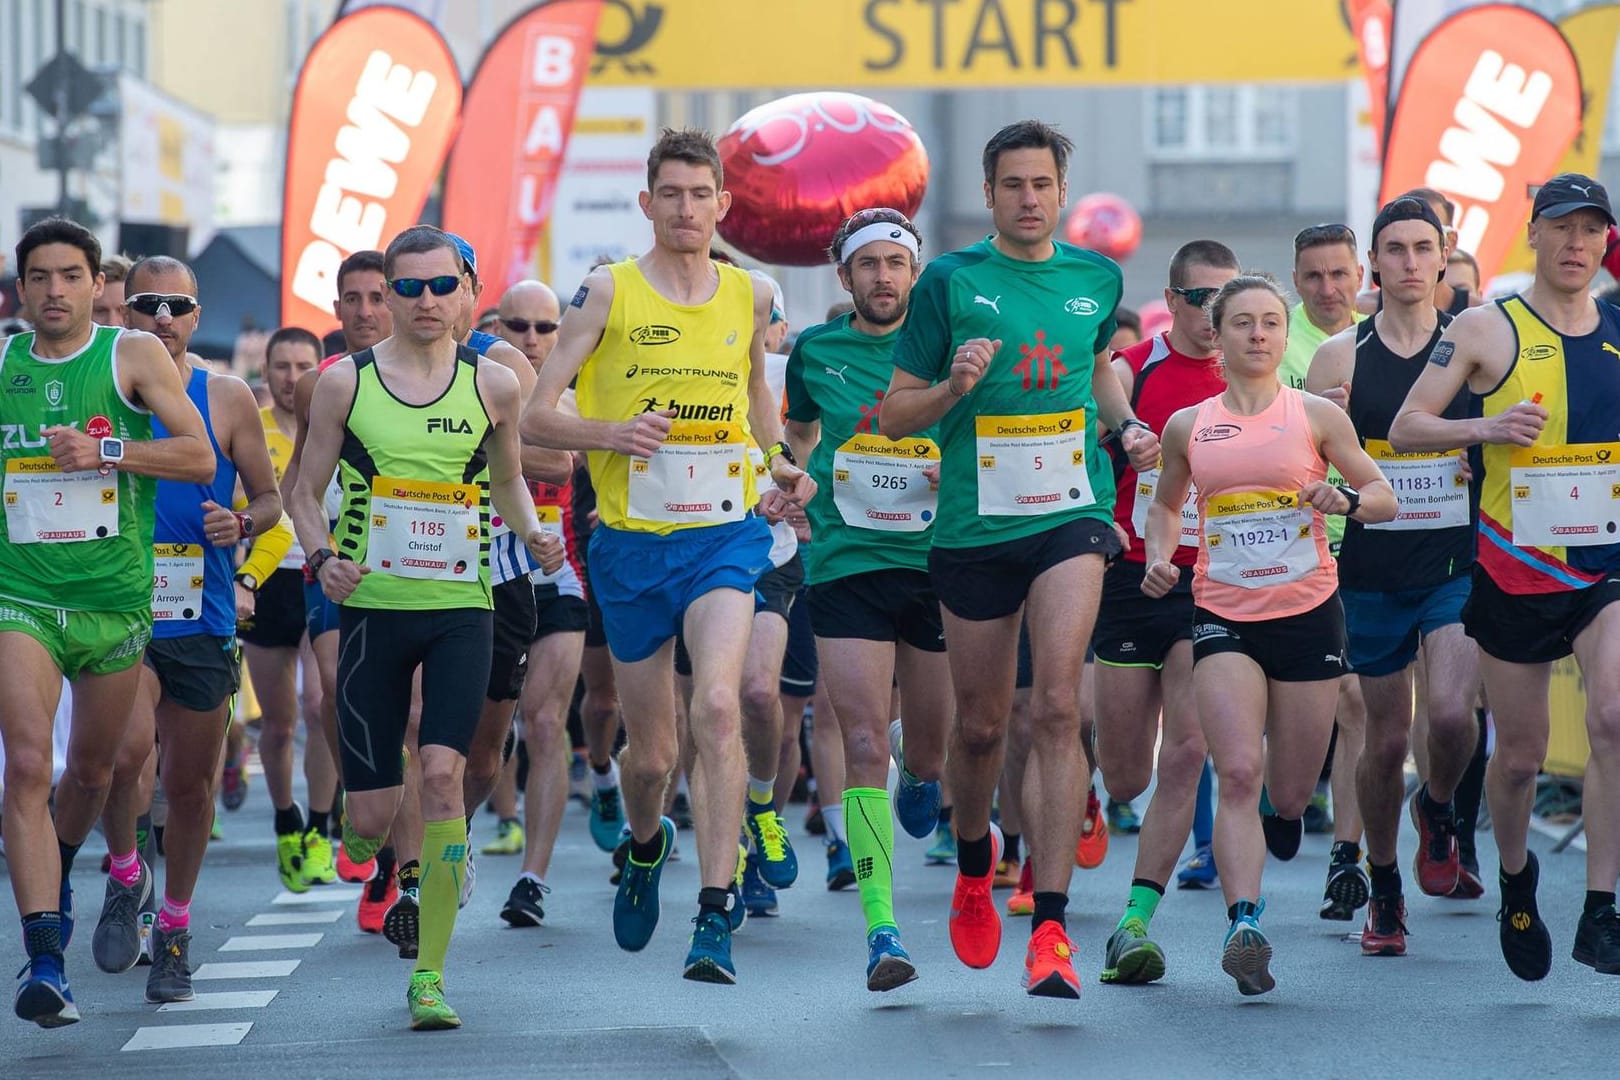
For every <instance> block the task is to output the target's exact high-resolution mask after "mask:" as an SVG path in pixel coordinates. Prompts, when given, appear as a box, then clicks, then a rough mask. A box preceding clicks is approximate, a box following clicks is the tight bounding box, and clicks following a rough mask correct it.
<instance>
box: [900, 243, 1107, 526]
mask: <svg viewBox="0 0 1620 1080" xmlns="http://www.w3.org/2000/svg"><path fill="white" fill-rule="evenodd" d="M1055 246H1056V249H1057V250H1056V251H1055V252H1054V253H1053V255H1052V256H1051V258H1049V259H1047V260H1045V261H1044V262H1038V263H1031V262H1021V261H1019V260H1017V259H1010V258H1008V257H1007V256H1005V255H1003V254H1001V252H999V251H997V250H996V248H995V245H994V244H992V243H991V241H990V239H989V238H986V239H984V240H981V241H980V242H979V243H977V244H974V245H973V246H971V247H967V248H962V249H961V250H959V251H953V252H950V253H949V254H946V255H942V256H940V257H939V258H937V259H935V260H933V261H932V262H930V263H929V264H928V266H927V268H926V269H924V270H923V273H922V277H921V278H920V279H919V280H918V282H917V287H916V288H915V289H914V290H913V291H912V294H911V314H910V316H909V317H908V318H907V319H906V324H905V328H904V329H903V330H902V331H901V333H900V340H899V343H898V344H897V345H896V346H895V351H894V364H895V367H897V368H899V369H900V370H901V371H904V372H907V373H908V374H911V375H914V376H916V377H917V378H919V379H927V380H928V381H929V382H930V383H937V382H942V381H944V380H945V379H947V378H949V377H950V372H951V361H952V358H953V356H954V354H955V352H956V348H957V346H959V345H960V344H962V342H964V341H967V340H969V339H971V338H981V337H982V338H989V339H991V340H992V341H994V340H997V339H999V340H1000V341H1001V348H1000V349H999V350H997V352H996V355H995V357H994V358H993V359H992V360H991V362H990V366H989V368H988V369H986V371H985V373H984V377H983V378H982V379H980V380H979V383H978V385H976V386H975V387H974V388H973V390H972V392H970V393H969V394H968V395H967V397H965V398H963V399H962V401H960V402H958V403H957V405H956V406H955V407H954V408H952V409H951V411H950V412H948V413H946V414H945V417H944V419H942V420H941V421H940V424H939V431H940V441H941V443H942V445H943V453H944V465H943V468H942V470H941V475H940V492H939V515H940V516H939V521H938V523H937V524H936V525H935V526H934V543H935V544H936V545H938V546H939V547H944V548H964V547H982V546H984V545H987V544H995V543H1001V542H1004V541H1007V540H1017V539H1020V538H1022V537H1026V536H1035V535H1037V534H1039V533H1043V532H1047V531H1049V530H1051V529H1053V528H1056V527H1057V526H1059V525H1062V524H1065V523H1067V522H1069V521H1073V520H1075V519H1077V518H1094V519H1096V520H1098V521H1109V520H1112V518H1113V513H1114V481H1113V470H1112V468H1111V466H1110V465H1109V461H1108V457H1107V455H1105V454H1103V453H1102V452H1101V450H1100V449H1099V448H1098V446H1097V427H1096V410H1097V406H1096V402H1095V401H1094V400H1093V398H1092V392H1091V373H1092V367H1093V363H1094V361H1095V356H1096V354H1097V353H1098V352H1102V351H1104V350H1106V349H1107V348H1108V341H1109V339H1110V338H1111V337H1112V336H1113V333H1114V312H1115V311H1116V309H1117V308H1118V307H1119V300H1120V294H1121V292H1122V290H1123V288H1124V275H1123V274H1122V273H1121V272H1120V269H1119V266H1118V265H1117V264H1116V263H1114V262H1113V261H1112V260H1111V259H1108V258H1105V257H1104V256H1102V255H1099V254H1097V253H1096V252H1094V251H1087V250H1084V249H1082V248H1077V247H1073V246H1072V245H1069V244H1061V243H1060V244H1057V245H1055Z"/></svg>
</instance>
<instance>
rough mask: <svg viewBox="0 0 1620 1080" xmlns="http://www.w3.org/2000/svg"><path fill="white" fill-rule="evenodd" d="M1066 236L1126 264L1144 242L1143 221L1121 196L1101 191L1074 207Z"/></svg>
mask: <svg viewBox="0 0 1620 1080" xmlns="http://www.w3.org/2000/svg"><path fill="white" fill-rule="evenodd" d="M1064 235H1065V236H1066V237H1068V240H1069V243H1071V244H1074V245H1076V246H1078V247H1083V248H1090V249H1091V250H1093V251H1096V252H1100V253H1101V254H1103V255H1106V256H1108V257H1109V258H1110V259H1113V260H1115V261H1116V262H1123V261H1124V260H1126V259H1128V258H1130V257H1131V256H1132V255H1133V254H1135V253H1136V249H1137V248H1138V247H1139V246H1140V245H1141V243H1142V218H1141V216H1140V215H1139V214H1137V212H1136V210H1135V208H1133V207H1132V206H1131V204H1130V203H1128V202H1126V201H1125V200H1124V199H1123V198H1121V197H1120V196H1118V195H1111V194H1109V193H1107V192H1097V193H1095V194H1092V195H1087V196H1085V197H1084V198H1083V199H1081V200H1080V201H1079V202H1077V203H1075V204H1074V209H1073V210H1071V211H1070V212H1069V220H1068V223H1067V225H1066V226H1065V229H1064Z"/></svg>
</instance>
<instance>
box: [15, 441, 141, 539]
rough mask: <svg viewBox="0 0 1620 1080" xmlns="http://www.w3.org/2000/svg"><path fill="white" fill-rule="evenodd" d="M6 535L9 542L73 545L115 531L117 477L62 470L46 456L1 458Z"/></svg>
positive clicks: (104, 537) (116, 532)
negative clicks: (4, 472) (5, 459)
mask: <svg viewBox="0 0 1620 1080" xmlns="http://www.w3.org/2000/svg"><path fill="white" fill-rule="evenodd" d="M5 501H6V536H7V538H8V539H10V541H11V542H12V543H13V544H74V543H80V542H82V541H86V540H105V539H107V538H109V537H113V536H117V535H118V477H117V476H116V475H109V476H102V475H101V474H100V473H98V472H73V473H65V472H63V471H62V470H61V469H58V468H57V467H56V461H55V460H54V459H52V458H48V457H38V458H12V459H11V460H10V461H8V462H6V491H5Z"/></svg>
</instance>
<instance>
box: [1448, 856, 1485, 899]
mask: <svg viewBox="0 0 1620 1080" xmlns="http://www.w3.org/2000/svg"><path fill="white" fill-rule="evenodd" d="M1484 895H1485V883H1484V882H1483V881H1481V880H1479V874H1477V873H1475V872H1474V871H1473V870H1470V869H1469V868H1468V867H1467V866H1466V865H1464V866H1463V867H1462V869H1461V870H1460V871H1458V873H1457V887H1456V888H1455V889H1452V890H1451V894H1450V899H1452V900H1478V899H1479V898H1480V897H1482V896H1484Z"/></svg>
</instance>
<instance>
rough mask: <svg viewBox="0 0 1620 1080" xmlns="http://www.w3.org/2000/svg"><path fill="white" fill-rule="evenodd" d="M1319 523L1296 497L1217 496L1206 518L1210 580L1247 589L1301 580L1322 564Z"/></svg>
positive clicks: (1280, 494)
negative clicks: (1316, 530)
mask: <svg viewBox="0 0 1620 1080" xmlns="http://www.w3.org/2000/svg"><path fill="white" fill-rule="evenodd" d="M1314 521H1315V513H1314V511H1312V510H1311V508H1310V507H1309V506H1305V507H1301V506H1300V503H1299V496H1298V495H1296V494H1295V493H1293V492H1283V491H1246V492H1242V493H1240V494H1235V495H1217V496H1215V497H1214V498H1212V499H1210V500H1209V501H1208V503H1207V504H1206V505H1205V515H1204V537H1205V543H1206V545H1207V546H1208V549H1209V564H1208V566H1207V568H1206V571H1207V573H1208V574H1209V577H1210V580H1212V581H1219V582H1222V583H1223V584H1226V585H1236V586H1238V587H1239V588H1242V589H1260V588H1264V587H1265V586H1267V585H1280V584H1282V583H1284V582H1288V581H1298V580H1299V579H1300V578H1303V577H1305V576H1306V575H1308V574H1310V573H1311V572H1312V571H1314V570H1316V568H1317V567H1319V566H1321V564H1322V560H1321V551H1320V549H1319V548H1318V547H1317V544H1316V536H1315V534H1314V531H1313V530H1314Z"/></svg>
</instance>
